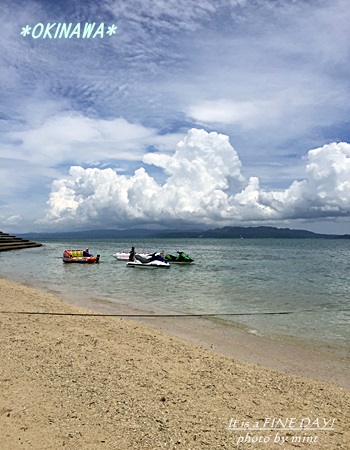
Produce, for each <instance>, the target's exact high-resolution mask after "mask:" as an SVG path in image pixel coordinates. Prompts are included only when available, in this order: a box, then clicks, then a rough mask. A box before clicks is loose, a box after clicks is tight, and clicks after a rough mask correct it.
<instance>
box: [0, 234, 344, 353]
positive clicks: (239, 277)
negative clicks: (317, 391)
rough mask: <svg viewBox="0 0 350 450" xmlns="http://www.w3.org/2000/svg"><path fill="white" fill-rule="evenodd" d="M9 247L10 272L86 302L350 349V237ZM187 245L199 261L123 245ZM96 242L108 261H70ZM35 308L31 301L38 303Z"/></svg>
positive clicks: (168, 248) (0, 267)
mask: <svg viewBox="0 0 350 450" xmlns="http://www.w3.org/2000/svg"><path fill="white" fill-rule="evenodd" d="M40 242H41V243H42V244H43V246H42V247H38V248H31V249H24V250H16V251H10V252H2V253H0V276H3V277H6V278H9V279H12V280H14V281H17V282H21V283H25V284H27V285H30V286H32V287H35V288H38V289H40V290H44V291H46V292H50V293H53V294H55V295H56V296H58V297H60V298H62V299H65V300H67V301H69V300H72V299H74V300H75V301H78V303H79V304H80V305H88V304H89V307H90V308H91V305H94V304H95V305H96V307H97V306H98V305H99V304H101V302H104V303H105V304H108V305H109V306H110V311H115V312H116V313H117V312H118V311H120V310H121V308H123V311H124V310H125V308H128V310H129V311H131V312H132V311H137V312H140V311H142V313H143V314H144V315H154V314H157V315H173V316H174V320H176V319H177V316H181V315H184V314H186V315H187V314H189V315H203V316H206V317H207V320H212V321H213V322H215V321H216V323H224V324H225V326H232V327H236V328H241V329H242V330H245V331H246V332H248V333H253V334H256V335H260V336H266V337H269V338H271V339H286V340H290V341H295V342H297V343H300V344H305V345H310V346H312V347H318V348H320V349H321V348H324V349H327V351H330V352H336V353H339V354H341V355H348V356H349V349H350V346H349V342H350V276H349V272H350V240H341V239H339V240H327V239H166V240H165V239H164V240H163V239H133V240H128V239H124V240H115V239H113V240H112V239H105V240H104V239H90V240H79V239H75V240H67V239H47V240H41V241H40ZM132 246H135V248H136V251H137V252H155V251H159V252H161V251H164V252H165V253H171V254H177V251H184V252H186V253H187V254H188V255H189V256H190V257H191V258H193V259H194V263H193V264H191V265H187V266H185V265H171V267H170V269H154V270H149V269H148V270H146V269H137V268H136V269H135V268H130V267H127V266H126V263H125V262H121V261H117V260H116V259H115V258H114V257H113V254H114V253H116V252H119V251H129V250H130V249H131V247H132ZM86 247H89V249H90V252H91V253H93V254H94V255H97V254H99V255H101V258H100V263H99V264H92V265H82V264H65V263H63V261H62V254H63V251H64V250H65V249H85V248H86ZM28 310H30V304H28Z"/></svg>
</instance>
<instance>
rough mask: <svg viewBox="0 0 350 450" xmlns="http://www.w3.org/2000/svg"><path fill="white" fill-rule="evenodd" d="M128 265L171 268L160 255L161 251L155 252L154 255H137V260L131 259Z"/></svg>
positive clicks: (143, 267) (147, 267) (142, 267)
mask: <svg viewBox="0 0 350 450" xmlns="http://www.w3.org/2000/svg"><path fill="white" fill-rule="evenodd" d="M126 266H127V267H137V268H141V269H169V267H170V264H169V263H168V262H166V261H165V259H164V258H162V257H161V256H160V253H153V254H152V255H147V257H146V258H144V257H142V256H140V255H135V260H134V261H129V262H128V263H127V264H126Z"/></svg>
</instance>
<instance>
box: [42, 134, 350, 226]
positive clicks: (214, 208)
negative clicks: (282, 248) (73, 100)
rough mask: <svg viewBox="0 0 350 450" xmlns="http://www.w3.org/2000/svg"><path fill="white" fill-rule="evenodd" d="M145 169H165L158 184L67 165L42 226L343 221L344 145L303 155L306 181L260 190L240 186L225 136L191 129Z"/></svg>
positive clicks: (347, 168)
mask: <svg viewBox="0 0 350 450" xmlns="http://www.w3.org/2000/svg"><path fill="white" fill-rule="evenodd" d="M143 161H144V163H146V164H148V165H154V166H157V167H158V168H161V169H163V170H164V171H165V173H166V175H167V178H166V180H165V182H164V183H163V184H159V183H157V182H156V180H155V179H154V178H153V177H151V176H150V175H149V174H148V173H147V171H146V169H145V167H141V168H139V169H137V170H136V171H135V172H134V174H133V175H132V176H126V175H120V174H119V173H117V171H115V170H112V169H103V170H101V169H90V168H88V169H84V168H82V167H79V166H74V167H71V169H70V171H69V175H68V176H67V177H65V178H62V179H59V180H56V181H54V183H53V185H52V193H51V195H50V199H49V201H48V205H49V209H48V212H47V215H46V217H45V218H44V219H43V220H42V221H41V223H42V224H45V225H46V226H48V225H49V224H51V225H53V226H55V227H57V226H64V227H71V228H72V227H75V228H96V227H114V228H123V227H132V226H134V227H137V226H140V225H150V224H159V225H162V226H170V227H174V226H179V225H181V224H188V225H196V224H197V225H199V224H202V225H203V224H205V225H219V226H223V225H233V224H238V223H241V224H242V223H245V224H249V223H253V222H259V221H275V222H276V221H283V220H290V219H312V218H326V217H339V216H340V217H348V216H350V145H349V144H347V143H332V144H328V145H325V146H324V147H322V148H317V149H314V150H310V151H309V152H308V154H307V156H306V158H305V162H306V166H305V173H306V178H305V179H304V180H302V181H294V182H293V183H292V184H291V185H290V186H289V187H288V188H287V189H285V190H279V191H277V190H276V191H267V190H264V189H262V188H261V187H260V183H259V179H258V178H257V177H251V178H250V179H249V180H247V179H246V178H245V177H244V176H243V175H242V172H241V168H242V165H241V162H240V160H239V157H238V155H237V152H236V150H235V149H234V148H233V147H232V146H231V144H230V142H229V139H228V137H227V136H225V135H222V134H218V133H216V132H211V133H207V132H206V131H204V130H198V129H192V130H190V131H189V132H188V133H187V135H186V136H185V138H184V139H183V140H181V141H180V142H179V143H178V144H177V146H176V149H175V151H174V153H173V154H172V155H169V154H161V153H148V154H146V155H145V156H144V158H143Z"/></svg>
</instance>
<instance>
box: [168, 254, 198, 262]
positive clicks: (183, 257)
mask: <svg viewBox="0 0 350 450" xmlns="http://www.w3.org/2000/svg"><path fill="white" fill-rule="evenodd" d="M177 253H178V255H176V256H175V255H170V254H169V253H167V254H166V255H165V260H166V261H167V262H169V263H172V264H192V263H193V259H192V258H190V257H189V256H188V255H187V254H186V253H185V252H177Z"/></svg>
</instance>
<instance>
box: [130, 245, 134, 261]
mask: <svg viewBox="0 0 350 450" xmlns="http://www.w3.org/2000/svg"><path fill="white" fill-rule="evenodd" d="M134 260H135V247H131V250H130V253H129V261H134Z"/></svg>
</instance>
